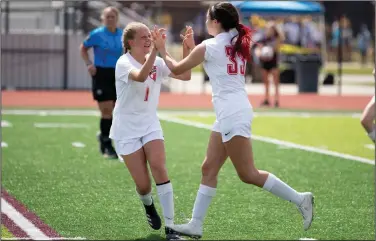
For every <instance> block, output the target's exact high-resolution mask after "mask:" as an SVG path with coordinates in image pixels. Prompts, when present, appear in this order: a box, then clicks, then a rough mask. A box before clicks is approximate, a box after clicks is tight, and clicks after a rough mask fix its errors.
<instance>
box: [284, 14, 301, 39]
mask: <svg viewBox="0 0 376 241" xmlns="http://www.w3.org/2000/svg"><path fill="white" fill-rule="evenodd" d="M283 29H284V36H285V37H286V43H287V44H291V45H297V46H300V45H301V41H300V23H299V21H298V18H297V17H296V16H292V17H291V18H290V19H289V20H288V21H286V23H285V24H284V28H283Z"/></svg>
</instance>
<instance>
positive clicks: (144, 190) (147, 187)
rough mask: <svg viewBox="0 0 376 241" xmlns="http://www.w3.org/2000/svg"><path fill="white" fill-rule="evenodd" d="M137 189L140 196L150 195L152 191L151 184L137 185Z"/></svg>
mask: <svg viewBox="0 0 376 241" xmlns="http://www.w3.org/2000/svg"><path fill="white" fill-rule="evenodd" d="M136 189H137V192H138V194H140V195H146V194H148V193H150V191H151V183H150V182H143V183H137V184H136Z"/></svg>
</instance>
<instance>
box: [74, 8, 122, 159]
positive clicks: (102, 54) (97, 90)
mask: <svg viewBox="0 0 376 241" xmlns="http://www.w3.org/2000/svg"><path fill="white" fill-rule="evenodd" d="M101 18H102V22H103V25H104V26H101V27H98V28H96V29H94V30H93V31H91V32H90V34H89V36H88V37H87V38H86V40H85V41H84V42H83V43H82V44H81V46H80V50H81V57H82V59H83V60H84V61H85V64H86V66H87V70H88V71H89V74H90V75H91V76H92V79H93V86H92V91H93V98H94V100H96V101H97V102H98V107H99V110H100V112H101V119H100V133H99V134H98V141H99V143H100V152H101V153H102V155H104V156H105V157H110V158H117V154H116V152H115V149H114V147H113V146H112V142H111V139H110V138H109V134H110V129H111V125H112V111H113V109H114V106H115V101H116V89H115V65H116V62H117V60H118V59H119V57H120V56H121V55H122V54H123V47H122V46H123V45H122V42H121V36H122V33H123V31H122V30H121V29H120V28H118V27H117V24H118V19H119V11H118V10H117V9H116V8H114V7H107V8H105V9H104V10H103V12H102V16H101ZM90 48H93V49H94V63H93V62H92V61H91V60H90V58H89V53H88V51H89V49H90Z"/></svg>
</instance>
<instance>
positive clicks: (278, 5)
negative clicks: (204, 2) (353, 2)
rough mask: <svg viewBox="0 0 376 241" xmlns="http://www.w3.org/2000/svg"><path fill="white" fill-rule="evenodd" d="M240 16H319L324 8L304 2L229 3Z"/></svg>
mask: <svg viewBox="0 0 376 241" xmlns="http://www.w3.org/2000/svg"><path fill="white" fill-rule="evenodd" d="M231 3H232V4H233V5H234V6H235V7H236V8H238V9H239V11H240V12H241V13H242V15H250V14H252V13H255V14H263V13H264V14H321V13H323V12H324V8H323V7H322V6H321V5H320V4H319V3H317V2H306V1H231Z"/></svg>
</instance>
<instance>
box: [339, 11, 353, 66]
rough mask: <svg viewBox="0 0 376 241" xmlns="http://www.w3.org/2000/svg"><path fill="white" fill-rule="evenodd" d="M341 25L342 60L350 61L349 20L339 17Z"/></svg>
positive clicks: (350, 29)
mask: <svg viewBox="0 0 376 241" xmlns="http://www.w3.org/2000/svg"><path fill="white" fill-rule="evenodd" d="M341 24H342V25H341V26H342V31H343V32H342V38H343V47H344V55H343V56H344V60H345V61H351V59H352V56H351V55H352V44H351V43H352V39H353V36H352V35H353V33H352V28H351V23H350V20H349V19H348V18H347V17H345V16H343V17H342V19H341Z"/></svg>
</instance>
